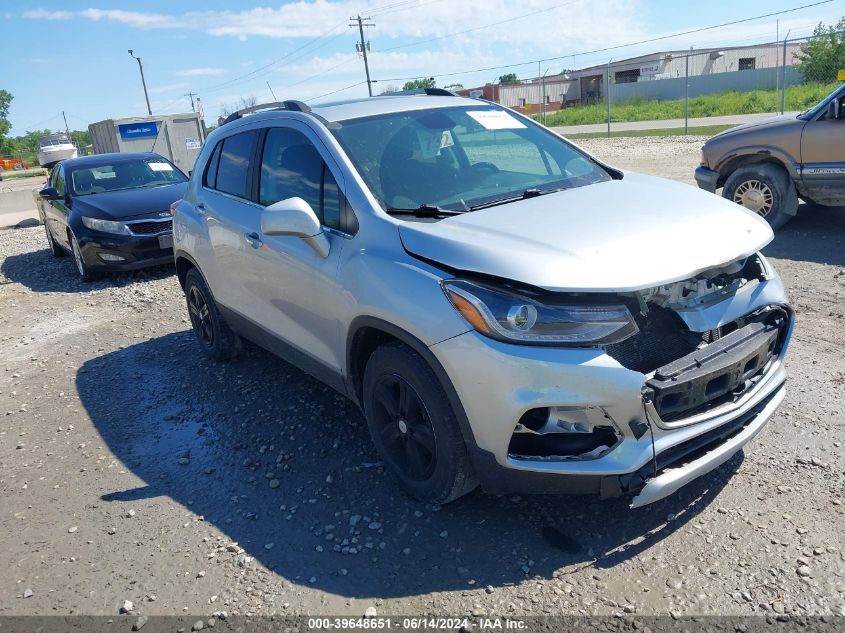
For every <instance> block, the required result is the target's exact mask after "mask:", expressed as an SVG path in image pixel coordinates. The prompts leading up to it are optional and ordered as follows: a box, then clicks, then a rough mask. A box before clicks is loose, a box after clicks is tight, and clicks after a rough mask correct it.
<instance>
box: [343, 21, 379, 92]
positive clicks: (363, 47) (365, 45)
mask: <svg viewBox="0 0 845 633" xmlns="http://www.w3.org/2000/svg"><path fill="white" fill-rule="evenodd" d="M349 19H350V20H352V24H350V25H349V26H351V27H355V26H357V27H358V34H359V35H360V36H361V41H360V42H359V43H358V45H357V46H356V48H358V52H359V53H361V54H363V55H364V72H366V73H367V92H369V93H370V96H371V97H372V96H373V85H372V81H370V64H369V62H368V61H367V51H368V50H369V48H370V44H369V42H364V27H365V26H375V24H373V23H371V22H367V20H371V19H372V18H362V17H361V16H360V15H358V16H356V17H354V18H349Z"/></svg>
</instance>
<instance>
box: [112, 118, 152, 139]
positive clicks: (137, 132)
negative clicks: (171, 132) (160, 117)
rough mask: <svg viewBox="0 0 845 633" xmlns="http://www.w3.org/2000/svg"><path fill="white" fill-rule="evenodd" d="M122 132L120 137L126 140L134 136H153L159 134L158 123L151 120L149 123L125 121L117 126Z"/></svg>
mask: <svg viewBox="0 0 845 633" xmlns="http://www.w3.org/2000/svg"><path fill="white" fill-rule="evenodd" d="M117 130H118V131H119V132H120V138H122V139H124V140H128V139H133V138H151V137H154V136H158V123H156V122H155V121H149V122H148V123H124V124H122V125H118V126H117Z"/></svg>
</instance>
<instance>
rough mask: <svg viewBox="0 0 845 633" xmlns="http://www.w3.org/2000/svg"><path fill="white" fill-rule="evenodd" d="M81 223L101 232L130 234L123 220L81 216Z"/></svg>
mask: <svg viewBox="0 0 845 633" xmlns="http://www.w3.org/2000/svg"><path fill="white" fill-rule="evenodd" d="M82 224H83V225H85V227H86V228H89V229H91V230H92V231H102V232H103V233H118V234H119V235H131V233H130V232H129V228H128V227H127V226H126V225H125V224H124V223H123V222H115V221H113V220H100V219H99V218H89V217H86V216H84V215H83V216H82Z"/></svg>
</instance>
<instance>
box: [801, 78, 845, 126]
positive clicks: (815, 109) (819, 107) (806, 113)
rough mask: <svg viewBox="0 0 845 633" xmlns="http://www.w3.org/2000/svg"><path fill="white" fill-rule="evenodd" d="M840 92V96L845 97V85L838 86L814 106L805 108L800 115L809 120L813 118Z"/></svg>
mask: <svg viewBox="0 0 845 633" xmlns="http://www.w3.org/2000/svg"><path fill="white" fill-rule="evenodd" d="M838 93H842V94H840V95H839V96H840V97H845V86H838V87H837V88H835V89H834V90H833V92H831V93H830V94H829V95H827V96H826V97H825V98H824V99H822V100H821V101H819V102H818V103H817V104H816V105H814V106H813V107H812V108H809V109H807V110H804V111H803V112H802V113H801V114H799V115H798V116H800V117H801V118H802V119H807V120H809V119H812V118H813V117H815V116H816V115H817V114H818V113H819V112H821V111H822V110H826V109H827V106H828V104H829V103H830V102H831V101H832V100H833V99H834V97H835V95H837V94H838Z"/></svg>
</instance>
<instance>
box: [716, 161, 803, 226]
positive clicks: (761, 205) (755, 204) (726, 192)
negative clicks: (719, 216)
mask: <svg viewBox="0 0 845 633" xmlns="http://www.w3.org/2000/svg"><path fill="white" fill-rule="evenodd" d="M722 196H723V197H725V198H727V199H728V200H731V201H732V202H736V203H737V204H739V205H741V206H744V207H745V208H746V209H748V210H749V211H752V212H754V213H756V214H757V215H759V216H760V217H761V218H763V219H764V220H766V222H768V223H769V225H770V226H771V227H772V228H773V229H779V228H781V227H782V226H783V225H784V224H786V223H787V222H789V221H790V220H791V219H792V218H793V217H794V216H795V213H796V212H797V211H798V192H797V191H796V190H795V183H793V182H792V179H791V178H790V177H789V174H788V173H786V171H784V170H783V169H782V168H781V167H777V166H776V165H772V164H769V163H760V164H758V165H749V166H748V167H740V168H739V169H737V170H736V171H735V172H733V173H732V174H731V175H730V176H729V177H728V179H727V181H725V187H724V189H722Z"/></svg>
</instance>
